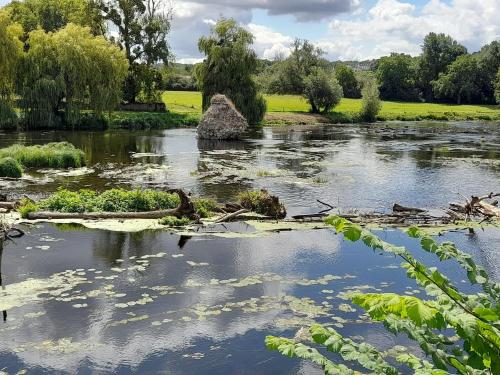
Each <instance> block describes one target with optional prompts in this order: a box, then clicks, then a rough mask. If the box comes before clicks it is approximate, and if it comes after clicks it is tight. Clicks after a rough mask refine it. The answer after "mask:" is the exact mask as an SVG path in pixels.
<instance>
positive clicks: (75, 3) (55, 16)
mask: <svg viewBox="0 0 500 375" xmlns="http://www.w3.org/2000/svg"><path fill="white" fill-rule="evenodd" d="M6 8H7V9H8V10H9V12H10V13H11V16H12V19H13V20H14V21H16V22H18V23H20V24H21V25H22V26H23V29H24V32H25V33H26V36H27V34H28V33H29V32H31V31H34V30H36V29H38V28H41V29H43V30H44V31H47V32H49V31H56V30H59V29H60V28H62V27H64V26H66V25H67V24H68V23H74V24H77V25H80V26H88V27H90V28H91V30H92V33H93V34H94V35H102V34H104V32H105V26H104V22H103V20H102V18H101V17H100V14H99V11H98V9H97V7H96V6H95V4H94V2H93V1H92V0H15V1H12V2H11V3H10V4H9V5H8V6H7V7H6Z"/></svg>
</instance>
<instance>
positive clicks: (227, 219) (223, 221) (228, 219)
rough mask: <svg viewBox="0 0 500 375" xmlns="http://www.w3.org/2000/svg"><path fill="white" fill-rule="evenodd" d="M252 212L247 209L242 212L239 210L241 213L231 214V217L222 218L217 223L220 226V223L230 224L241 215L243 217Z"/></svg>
mask: <svg viewBox="0 0 500 375" xmlns="http://www.w3.org/2000/svg"><path fill="white" fill-rule="evenodd" d="M248 212H250V211H249V210H247V209H245V208H244V209H242V210H239V211H236V212H233V213H230V214H229V215H226V216H224V217H221V218H220V219H219V220H217V221H216V223H217V224H220V223H225V222H228V221H230V220H232V219H235V218H237V217H238V216H240V215H243V214H246V213H248Z"/></svg>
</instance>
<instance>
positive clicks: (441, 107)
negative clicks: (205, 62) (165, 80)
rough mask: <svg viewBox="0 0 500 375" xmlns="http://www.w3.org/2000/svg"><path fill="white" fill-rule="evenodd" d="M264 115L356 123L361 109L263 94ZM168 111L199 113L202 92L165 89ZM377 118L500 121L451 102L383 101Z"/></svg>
mask: <svg viewBox="0 0 500 375" xmlns="http://www.w3.org/2000/svg"><path fill="white" fill-rule="evenodd" d="M265 97H266V100H267V111H268V113H267V115H266V119H265V124H269V125H272V124H294V123H295V124H296V123H317V122H325V123H328V122H343V123H346V122H355V121H357V119H356V114H357V113H358V111H359V109H360V108H361V100H360V99H342V101H341V103H340V104H339V105H338V106H337V107H336V108H335V110H334V111H333V112H331V113H330V114H328V115H327V116H313V115H310V114H309V113H308V111H309V105H308V104H307V101H306V100H305V99H304V98H303V97H301V96H298V95H266V96H265ZM163 100H164V101H165V102H166V103H167V107H168V108H169V110H170V111H172V112H173V113H177V114H185V115H191V116H200V115H201V93H199V92H192V91H167V92H165V94H164V95H163ZM378 120H379V121H391V120H403V121H418V120H440V121H452V120H485V121H500V106H491V105H452V104H436V103H407V102H387V101H384V102H382V110H381V111H380V114H379V116H378Z"/></svg>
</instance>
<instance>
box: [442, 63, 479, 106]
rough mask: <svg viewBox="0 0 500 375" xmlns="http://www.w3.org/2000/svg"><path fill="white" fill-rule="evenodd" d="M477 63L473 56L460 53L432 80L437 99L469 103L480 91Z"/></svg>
mask: <svg viewBox="0 0 500 375" xmlns="http://www.w3.org/2000/svg"><path fill="white" fill-rule="evenodd" d="M477 77H478V65H477V60H476V58H475V56H472V55H462V56H459V57H458V58H457V59H456V60H455V61H454V62H452V63H451V64H450V66H449V67H448V69H447V71H446V73H441V74H440V75H439V78H438V79H437V80H435V81H433V82H432V87H433V91H434V95H435V96H436V97H437V98H439V99H450V100H455V101H456V103H457V104H462V103H463V102H464V101H465V102H467V103H470V102H471V101H472V98H473V97H474V95H477V93H479V92H480V89H479V87H478V84H477Z"/></svg>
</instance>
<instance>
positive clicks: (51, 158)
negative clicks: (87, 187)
mask: <svg viewBox="0 0 500 375" xmlns="http://www.w3.org/2000/svg"><path fill="white" fill-rule="evenodd" d="M2 157H11V158H13V159H15V160H17V161H18V162H19V163H21V164H22V165H23V166H24V167H26V168H79V167H82V166H84V165H85V153H84V152H83V151H82V150H79V149H77V148H76V147H75V146H73V145H72V144H70V143H67V142H59V143H48V144H45V145H42V146H40V145H35V146H23V145H13V146H10V147H7V148H3V149H0V158H2Z"/></svg>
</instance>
